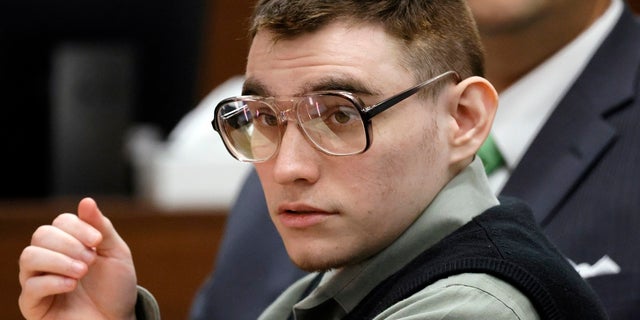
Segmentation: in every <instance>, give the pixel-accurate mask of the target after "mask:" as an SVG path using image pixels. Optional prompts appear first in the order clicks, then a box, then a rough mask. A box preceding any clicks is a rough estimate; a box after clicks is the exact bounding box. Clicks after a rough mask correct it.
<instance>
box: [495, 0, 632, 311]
mask: <svg viewBox="0 0 640 320" xmlns="http://www.w3.org/2000/svg"><path fill="white" fill-rule="evenodd" d="M634 19H637V18H635V17H634V16H633V15H632V13H631V12H629V11H628V10H626V11H625V12H624V13H623V16H622V17H621V19H620V21H619V22H618V23H617V25H616V26H615V28H614V29H613V31H612V32H611V34H610V35H609V37H607V39H606V40H605V42H604V43H603V44H602V46H601V47H600V48H599V50H598V51H597V52H596V53H595V55H594V57H593V58H592V59H591V61H590V63H589V64H588V66H587V67H586V69H585V70H584V72H583V73H582V74H581V75H580V77H579V78H578V79H577V81H576V82H575V83H574V85H573V86H572V87H571V89H570V90H569V91H568V93H567V94H566V96H565V97H564V98H563V99H562V100H561V102H560V103H559V105H558V106H557V108H556V109H555V111H554V112H553V113H552V115H551V117H550V118H549V120H548V121H547V122H546V123H545V125H544V126H543V128H542V130H541V131H540V133H539V134H538V136H537V137H536V138H535V140H534V141H533V143H532V145H531V146H530V147H529V149H528V150H527V152H526V153H525V155H524V157H523V158H522V160H521V162H520V163H519V164H518V167H517V168H516V169H515V170H514V172H513V173H512V175H511V177H510V178H509V180H508V181H507V184H506V185H505V188H504V189H503V191H502V194H503V195H511V196H516V197H519V198H521V199H524V200H525V201H527V202H528V203H529V205H530V206H531V207H532V209H533V211H534V213H535V215H536V219H537V220H538V222H540V224H541V225H542V227H543V229H544V230H545V232H546V234H547V236H549V237H550V238H551V240H552V241H553V242H555V243H556V245H557V246H558V247H559V248H560V249H561V250H562V252H563V253H564V254H565V255H566V256H567V257H568V258H569V259H571V260H573V261H574V262H576V263H582V262H586V263H589V264H594V263H596V262H597V261H598V260H599V259H600V258H602V257H603V256H605V255H608V256H609V257H610V258H611V259H613V261H615V262H616V263H617V264H618V265H619V266H620V268H621V272H620V273H619V274H616V275H605V276H596V277H593V278H590V279H588V281H589V283H590V284H591V285H592V286H593V287H594V289H595V290H596V292H597V293H598V294H599V295H600V296H601V298H602V300H603V302H604V304H605V306H606V307H607V310H608V311H609V313H610V316H611V318H612V319H638V318H639V317H640V230H639V229H640V24H639V23H638V21H637V20H634Z"/></svg>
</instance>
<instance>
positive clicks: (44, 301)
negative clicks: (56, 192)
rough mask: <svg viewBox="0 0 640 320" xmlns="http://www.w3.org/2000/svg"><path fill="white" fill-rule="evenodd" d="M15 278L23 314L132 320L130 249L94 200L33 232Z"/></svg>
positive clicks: (134, 289) (133, 281)
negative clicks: (19, 290) (17, 282)
mask: <svg viewBox="0 0 640 320" xmlns="http://www.w3.org/2000/svg"><path fill="white" fill-rule="evenodd" d="M19 277H20V285H21V286H22V292H21V294H20V298H19V301H18V302H19V306H20V310H21V312H22V314H23V316H24V317H25V318H26V319H29V320H31V319H135V303H136V297H137V286H136V274H135V268H134V266H133V260H132V257H131V252H130V250H129V247H128V246H127V244H126V243H125V242H124V241H123V240H122V238H120V236H119V235H118V233H117V232H116V230H115V229H114V227H113V225H112V224H111V222H110V221H109V219H107V218H106V217H105V216H103V215H102V213H101V212H100V209H98V206H97V204H96V203H95V201H93V199H90V198H85V199H83V200H81V201H80V203H79V204H78V215H77V216H76V215H73V214H69V213H63V214H61V215H59V216H58V217H56V219H55V220H54V221H53V223H52V224H51V225H46V226H41V227H39V228H38V229H37V230H36V231H35V232H34V233H33V235H32V238H31V244H30V245H29V246H28V247H26V248H25V249H24V250H23V252H22V255H21V256H20V275H19Z"/></svg>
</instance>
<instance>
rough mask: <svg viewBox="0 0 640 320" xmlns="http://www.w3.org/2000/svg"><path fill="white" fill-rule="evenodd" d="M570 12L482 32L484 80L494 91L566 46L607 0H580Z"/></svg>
mask: <svg viewBox="0 0 640 320" xmlns="http://www.w3.org/2000/svg"><path fill="white" fill-rule="evenodd" d="M581 2H582V3H583V4H581V5H573V7H572V8H571V10H566V9H565V10H556V11H555V12H548V13H544V14H542V15H540V17H534V18H532V19H530V21H528V22H526V25H524V24H523V25H520V26H513V27H512V28H509V30H505V31H499V30H483V29H482V27H481V28H480V34H481V37H482V41H483V44H484V46H485V51H486V77H487V79H489V81H491V83H493V85H494V86H495V88H496V90H498V92H501V91H503V90H504V89H506V88H508V87H509V86H510V85H511V84H513V83H514V82H516V81H517V80H518V79H520V78H521V77H522V76H524V75H525V74H527V73H528V72H530V71H531V70H532V69H534V68H535V67H536V66H538V65H539V64H541V63H542V62H544V61H545V60H546V59H548V58H549V57H550V56H552V55H553V54H554V53H555V52H557V51H558V50H560V49H561V48H562V47H564V46H565V45H567V44H568V43H570V42H571V41H572V40H573V39H575V38H576V37H577V36H578V35H580V33H582V32H583V31H585V30H586V29H587V28H588V27H589V26H591V24H593V23H594V22H595V21H596V20H597V19H598V18H599V17H600V16H601V15H602V14H603V13H604V12H605V11H606V9H607V8H608V6H609V4H610V0H603V1H581Z"/></svg>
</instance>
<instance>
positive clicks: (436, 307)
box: [375, 273, 539, 320]
mask: <svg viewBox="0 0 640 320" xmlns="http://www.w3.org/2000/svg"><path fill="white" fill-rule="evenodd" d="M410 315H411V316H416V315H420V319H433V320H436V319H477V318H478V315H482V317H484V318H487V319H496V320H502V319H504V320H506V319H518V320H525V319H526V320H537V319H539V317H538V315H537V312H536V310H535V308H534V307H533V305H532V304H531V302H530V301H529V299H527V297H526V296H525V295H524V294H522V293H521V292H520V291H518V290H517V289H516V288H515V287H513V286H512V285H510V284H508V283H507V282H505V281H502V280H500V279H498V278H496V277H493V276H491V275H488V274H483V273H463V274H459V275H455V276H451V277H448V278H445V279H442V280H439V281H437V282H435V283H433V284H431V285H429V286H427V287H425V288H424V289H422V290H421V291H419V292H417V293H416V294H414V295H412V296H410V297H409V298H407V299H405V300H402V301H400V302H398V303H396V304H394V305H393V306H391V307H390V308H388V309H387V310H385V311H384V312H382V313H381V314H380V315H378V317H376V318H375V319H388V320H391V319H404V318H405V317H408V316H410Z"/></svg>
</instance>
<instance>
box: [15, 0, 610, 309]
mask: <svg viewBox="0 0 640 320" xmlns="http://www.w3.org/2000/svg"><path fill="white" fill-rule="evenodd" d="M251 37H252V44H251V49H250V52H249V56H248V60H247V70H246V75H245V76H246V81H245V84H244V88H243V94H244V95H243V96H240V97H234V98H229V99H225V100H223V101H222V102H220V104H218V106H217V107H216V111H215V118H214V121H213V126H214V128H215V129H216V130H217V131H218V132H219V133H220V134H221V136H222V138H223V140H224V142H225V145H226V147H227V148H228V150H229V152H230V153H231V154H232V155H233V156H234V157H236V158H238V159H240V160H243V161H250V162H253V163H254V165H255V168H256V171H257V173H258V175H259V176H260V181H261V183H262V185H263V188H264V190H265V196H266V200H267V207H268V208H269V215H270V217H271V219H272V221H273V223H274V225H275V226H276V229H277V230H278V233H279V234H280V236H281V237H282V240H283V242H284V244H285V247H286V249H287V252H288V254H289V256H290V258H291V259H292V261H294V262H295V263H296V265H298V266H299V267H300V268H302V269H304V270H307V271H311V272H314V273H313V274H311V275H309V276H308V277H306V278H304V279H301V280H300V281H299V282H297V283H296V284H294V285H293V286H291V287H290V289H289V290H287V291H286V292H285V293H283V295H282V296H281V297H280V298H279V299H278V300H277V301H276V302H274V304H272V305H271V306H270V307H269V308H268V309H267V310H265V312H264V313H263V314H262V316H261V318H262V319H285V318H288V317H291V318H295V319H365V318H376V319H402V318H409V317H413V318H416V317H418V318H421V319H442V318H444V317H452V318H455V319H477V318H478V317H483V318H488V319H572V318H575V319H583V318H590V319H605V318H606V316H605V314H604V312H603V310H602V308H601V306H600V304H599V301H598V299H597V298H596V296H595V294H594V293H593V291H592V290H591V289H590V287H589V286H588V285H587V284H586V283H585V282H584V281H582V279H581V278H580V276H579V275H578V274H577V273H576V272H575V270H574V269H573V268H572V267H571V265H570V264H569V263H568V262H567V261H566V260H565V259H564V258H563V257H562V255H561V254H560V253H559V252H558V251H557V250H555V249H554V247H553V245H551V244H550V243H549V242H548V241H547V240H546V239H545V238H544V236H543V235H542V233H541V231H540V230H539V229H537V227H536V224H535V222H534V220H533V217H532V215H531V213H530V212H529V211H528V209H527V208H526V207H525V206H524V205H523V204H522V203H520V202H518V201H516V200H512V199H505V200H504V202H502V203H500V202H499V201H498V200H497V199H496V198H495V196H493V194H492V192H491V190H490V189H489V187H488V183H487V178H486V175H485V173H484V169H483V166H482V163H481V161H480V160H479V159H478V158H476V157H475V153H476V151H477V150H478V148H479V147H480V145H481V144H482V142H483V141H484V140H485V138H486V136H487V135H488V133H489V130H490V128H491V124H492V119H493V115H494V113H495V110H496V106H497V94H496V91H495V90H494V88H493V86H492V85H491V84H490V83H489V82H488V81H487V80H485V79H484V78H482V77H480V76H481V75H482V72H483V66H482V63H483V62H482V52H481V47H480V42H479V38H478V35H477V33H476V30H475V25H474V23H473V19H472V18H471V16H470V13H469V11H468V8H467V7H466V3H465V2H464V1H451V0H446V1H445V0H434V1H424V0H414V1H403V2H400V3H399V2H398V1H379V0H376V1H356V0H337V1H329V2H327V1H286V0H274V1H269V0H265V1H260V2H259V3H258V6H257V7H256V11H255V15H254V18H253V25H252V28H251ZM20 282H21V285H22V287H23V291H22V294H21V296H20V307H21V310H22V312H23V314H24V316H25V317H26V318H27V319H43V318H64V319H68V318H82V319H114V318H115V319H128V318H133V317H135V316H137V317H139V318H156V317H158V315H157V308H156V307H155V306H154V305H153V303H149V302H152V301H153V300H152V298H151V297H150V296H149V295H148V294H146V293H145V291H144V290H140V291H136V278H135V271H134V268H133V263H132V258H131V253H130V252H129V250H128V248H127V245H126V244H125V243H124V242H123V241H122V239H120V237H119V236H118V235H117V232H116V231H115V229H114V228H113V226H112V225H111V224H110V223H109V221H108V219H107V218H106V217H105V216H103V215H102V214H101V213H100V211H99V209H98V208H97V205H96V204H95V202H93V200H91V199H84V200H82V201H81V202H80V204H79V207H78V216H74V215H71V214H63V215H60V216H59V217H58V218H56V219H55V220H54V222H53V224H52V226H44V227H42V228H39V229H38V230H37V231H36V232H35V233H34V235H33V238H32V245H31V246H29V247H27V248H26V249H25V250H24V252H23V254H22V256H21V259H20ZM136 292H140V293H141V294H140V297H139V299H140V300H139V301H138V304H137V307H136V306H135V305H136ZM238 298H241V297H238ZM220 308H224V306H220ZM136 310H137V311H136Z"/></svg>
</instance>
